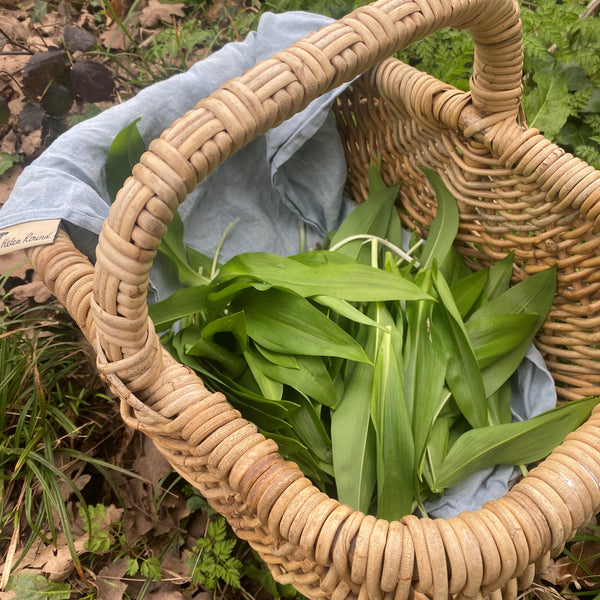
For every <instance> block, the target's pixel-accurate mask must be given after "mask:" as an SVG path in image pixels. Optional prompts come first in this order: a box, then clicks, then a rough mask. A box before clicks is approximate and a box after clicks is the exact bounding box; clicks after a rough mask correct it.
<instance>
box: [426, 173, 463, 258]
mask: <svg viewBox="0 0 600 600" xmlns="http://www.w3.org/2000/svg"><path fill="white" fill-rule="evenodd" d="M422 171H423V172H424V173H425V175H426V177H427V179H428V180H429V183H430V184H431V187H432V188H433V190H434V192H435V196H436V200H437V206H438V208H437V213H436V215H435V218H434V219H433V222H432V223H431V227H430V228H429V233H428V234H427V241H426V242H425V246H424V248H423V252H422V254H421V266H422V268H424V269H428V268H431V266H432V265H433V262H434V261H437V262H438V264H442V263H443V262H444V259H445V258H446V256H447V255H448V253H449V252H450V248H452V245H453V244H454V239H455V238H456V234H457V232H458V224H459V212H458V205H457V203H456V199H455V198H454V196H453V195H452V194H451V193H450V192H449V191H448V188H447V187H446V185H445V184H444V182H443V180H442V178H441V177H440V176H439V175H438V174H437V173H435V172H434V171H431V170H430V169H425V168H423V169H422Z"/></svg>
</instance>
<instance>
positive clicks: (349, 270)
mask: <svg viewBox="0 0 600 600" xmlns="http://www.w3.org/2000/svg"><path fill="white" fill-rule="evenodd" d="M237 277H240V278H251V279H252V280H254V281H258V282H263V283H266V284H268V285H272V286H276V287H280V288H283V289H287V290H290V291H292V292H295V293H296V294H299V295H300V296H304V297H311V296H331V297H334V298H339V299H341V300H347V301H349V302H370V301H386V300H426V299H427V298H429V296H427V294H424V293H423V292H422V291H421V290H420V289H419V288H418V287H417V286H415V285H414V284H413V283H411V282H410V281H407V280H406V279H404V278H400V277H397V276H395V275H393V274H391V273H387V272H386V271H382V270H381V269H376V268H373V267H370V266H368V265H361V264H358V263H356V264H350V263H348V264H319V265H316V264H315V265H313V266H307V265H306V264H302V263H300V262H298V261H297V260H294V259H292V258H286V257H281V256H275V255H272V254H266V253H261V252H251V253H246V254H239V255H237V256H235V257H234V258H232V259H231V260H229V261H228V262H227V263H225V265H223V267H222V269H221V271H220V272H219V275H217V277H216V278H215V279H214V280H213V281H214V283H215V284H222V283H226V282H229V281H231V280H232V279H235V278H237ZM349 282H352V285H349Z"/></svg>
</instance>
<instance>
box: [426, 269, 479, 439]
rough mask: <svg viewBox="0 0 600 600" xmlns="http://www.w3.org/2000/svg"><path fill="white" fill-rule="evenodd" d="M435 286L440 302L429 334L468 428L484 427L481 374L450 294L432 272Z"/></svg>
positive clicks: (441, 280)
mask: <svg viewBox="0 0 600 600" xmlns="http://www.w3.org/2000/svg"><path fill="white" fill-rule="evenodd" d="M434 283H435V289H436V291H437V293H438V295H439V300H440V301H439V303H438V304H436V305H435V306H434V307H433V310H432V314H431V333H432V336H433V337H434V339H435V340H436V341H435V343H436V344H440V348H443V349H444V351H445V353H446V356H447V363H446V382H447V384H448V387H449V388H450V390H451V391H452V395H453V396H454V399H455V401H456V404H457V405H458V407H459V408H460V411H461V412H462V414H463V415H464V416H465V418H466V419H467V420H468V421H469V423H470V424H471V426H472V427H483V426H485V425H487V422H488V421H487V402H486V398H487V395H486V393H485V387H484V383H483V379H482V376H481V370H480V368H479V365H478V364H477V359H476V357H475V353H474V351H473V348H472V346H471V343H470V341H469V337H468V334H467V330H466V328H465V324H464V323H463V321H462V318H461V316H460V312H459V310H458V307H457V306H456V303H455V302H454V297H453V296H452V292H451V291H450V288H449V287H448V284H447V283H446V280H445V279H444V277H443V275H442V274H441V273H440V272H439V271H434Z"/></svg>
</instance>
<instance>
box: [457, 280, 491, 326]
mask: <svg viewBox="0 0 600 600" xmlns="http://www.w3.org/2000/svg"><path fill="white" fill-rule="evenodd" d="M488 276H489V271H488V269H480V270H479V271H474V272H473V273H470V274H469V275H467V276H466V277H463V278H461V279H459V280H458V281H457V282H456V283H454V284H453V285H451V286H450V290H451V291H452V295H453V296H454V302H455V303H456V307H457V308H458V311H459V313H460V316H461V317H462V318H463V319H464V318H465V317H466V316H467V315H468V314H469V311H470V310H471V309H472V308H473V306H475V304H476V303H477V301H478V300H479V298H480V296H481V294H482V293H483V290H484V288H485V286H486V283H487V280H488Z"/></svg>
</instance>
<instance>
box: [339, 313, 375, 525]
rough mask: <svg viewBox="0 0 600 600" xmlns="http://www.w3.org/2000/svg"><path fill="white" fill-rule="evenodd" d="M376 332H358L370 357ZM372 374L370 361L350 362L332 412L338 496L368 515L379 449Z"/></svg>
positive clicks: (365, 328)
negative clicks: (373, 415) (373, 417)
mask: <svg viewBox="0 0 600 600" xmlns="http://www.w3.org/2000/svg"><path fill="white" fill-rule="evenodd" d="M370 316H373V315H370ZM376 331H377V330H376V329H373V328H371V327H361V328H360V330H359V334H358V335H357V339H358V340H359V342H361V343H363V344H364V347H365V352H366V353H367V355H368V356H373V354H374V352H375V340H376V334H375V332H376ZM373 373H374V369H373V365H371V364H366V363H352V364H350V365H349V366H348V372H347V374H346V378H345V385H344V389H343V392H342V396H341V398H340V402H339V406H338V408H337V409H336V410H334V411H332V413H331V446H332V454H333V469H334V473H335V485H336V489H337V498H338V500H339V501H340V502H342V503H343V504H349V505H350V506H352V508H354V509H355V510H359V511H362V512H364V513H365V514H366V513H368V511H369V506H370V504H371V499H372V497H373V492H374V490H375V485H376V479H377V470H376V469H377V467H376V464H377V462H376V454H377V448H376V444H375V431H374V429H373V424H372V422H371V418H370V397H371V390H372V386H373Z"/></svg>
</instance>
